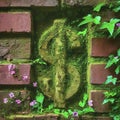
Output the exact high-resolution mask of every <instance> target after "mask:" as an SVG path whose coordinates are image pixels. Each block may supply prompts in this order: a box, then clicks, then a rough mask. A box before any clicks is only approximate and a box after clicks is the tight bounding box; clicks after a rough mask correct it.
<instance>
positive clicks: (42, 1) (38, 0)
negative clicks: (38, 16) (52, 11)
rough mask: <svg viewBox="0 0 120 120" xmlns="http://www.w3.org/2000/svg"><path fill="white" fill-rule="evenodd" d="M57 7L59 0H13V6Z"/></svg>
mask: <svg viewBox="0 0 120 120" xmlns="http://www.w3.org/2000/svg"><path fill="white" fill-rule="evenodd" d="M31 5H33V6H48V7H52V6H57V5H58V1H57V0H11V6H24V7H27V6H31Z"/></svg>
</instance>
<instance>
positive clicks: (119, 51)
mask: <svg viewBox="0 0 120 120" xmlns="http://www.w3.org/2000/svg"><path fill="white" fill-rule="evenodd" d="M117 55H118V56H119V57H120V49H118V50H117Z"/></svg>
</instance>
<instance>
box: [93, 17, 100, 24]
mask: <svg viewBox="0 0 120 120" xmlns="http://www.w3.org/2000/svg"><path fill="white" fill-rule="evenodd" d="M100 20H101V16H96V17H95V18H94V21H93V22H94V23H95V24H96V25H98V24H100Z"/></svg>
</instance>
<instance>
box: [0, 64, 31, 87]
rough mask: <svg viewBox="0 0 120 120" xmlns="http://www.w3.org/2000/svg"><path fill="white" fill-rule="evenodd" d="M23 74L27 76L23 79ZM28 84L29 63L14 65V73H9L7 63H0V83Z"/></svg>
mask: <svg viewBox="0 0 120 120" xmlns="http://www.w3.org/2000/svg"><path fill="white" fill-rule="evenodd" d="M23 76H27V77H28V78H26V79H23ZM26 84H30V65H29V64H21V65H16V74H15V76H14V75H11V74H10V71H9V70H8V65H0V85H26Z"/></svg>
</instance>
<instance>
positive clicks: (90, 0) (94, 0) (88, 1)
mask: <svg viewBox="0 0 120 120" xmlns="http://www.w3.org/2000/svg"><path fill="white" fill-rule="evenodd" d="M101 2H104V0H79V1H78V0H64V4H67V5H71V6H73V5H84V6H86V5H89V6H93V5H96V4H98V3H101Z"/></svg>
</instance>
